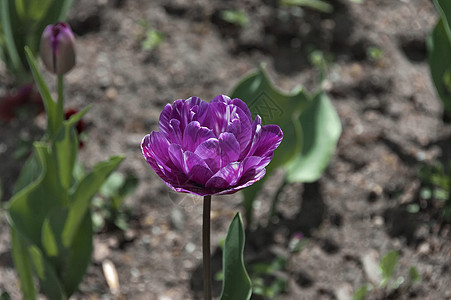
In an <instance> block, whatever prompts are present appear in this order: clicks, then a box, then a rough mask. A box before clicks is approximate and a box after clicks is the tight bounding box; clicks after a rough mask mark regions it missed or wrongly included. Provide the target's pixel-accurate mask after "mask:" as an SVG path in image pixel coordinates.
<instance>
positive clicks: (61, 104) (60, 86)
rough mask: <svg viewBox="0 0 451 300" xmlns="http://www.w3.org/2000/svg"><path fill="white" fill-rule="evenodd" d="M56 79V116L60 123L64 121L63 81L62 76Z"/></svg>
mask: <svg viewBox="0 0 451 300" xmlns="http://www.w3.org/2000/svg"><path fill="white" fill-rule="evenodd" d="M57 77H58V116H59V118H61V123H62V122H63V120H64V80H63V75H57Z"/></svg>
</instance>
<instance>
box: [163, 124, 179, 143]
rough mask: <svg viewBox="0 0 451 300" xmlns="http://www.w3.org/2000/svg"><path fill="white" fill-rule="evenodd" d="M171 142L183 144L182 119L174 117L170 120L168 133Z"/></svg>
mask: <svg viewBox="0 0 451 300" xmlns="http://www.w3.org/2000/svg"><path fill="white" fill-rule="evenodd" d="M166 136H167V138H168V140H169V141H170V142H171V143H176V144H180V145H181V144H182V132H181V130H180V121H179V120H176V119H172V120H171V121H169V133H168V134H167V135H166Z"/></svg>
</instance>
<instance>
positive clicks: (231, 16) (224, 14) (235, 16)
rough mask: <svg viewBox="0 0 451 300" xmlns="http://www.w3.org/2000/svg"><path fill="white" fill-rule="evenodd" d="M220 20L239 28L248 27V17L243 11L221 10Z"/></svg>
mask: <svg viewBox="0 0 451 300" xmlns="http://www.w3.org/2000/svg"><path fill="white" fill-rule="evenodd" d="M221 19H223V20H224V21H226V22H228V23H230V24H234V25H237V26H239V27H246V26H247V25H249V16H248V15H247V13H246V12H245V11H243V10H229V9H227V10H223V11H221Z"/></svg>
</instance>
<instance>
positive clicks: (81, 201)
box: [63, 156, 124, 247]
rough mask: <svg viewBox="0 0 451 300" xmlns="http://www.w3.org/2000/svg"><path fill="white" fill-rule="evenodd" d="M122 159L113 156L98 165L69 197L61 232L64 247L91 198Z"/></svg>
mask: <svg viewBox="0 0 451 300" xmlns="http://www.w3.org/2000/svg"><path fill="white" fill-rule="evenodd" d="M123 159H124V158H123V157H122V156H114V157H111V158H110V159H109V160H108V161H104V162H101V163H98V164H97V165H96V166H94V169H93V170H92V171H91V172H90V173H88V174H87V175H85V177H84V178H83V179H82V180H81V182H80V183H79V185H78V186H77V187H76V189H75V191H74V192H73V194H72V195H71V199H70V204H69V205H70V210H69V217H68V219H67V222H66V225H65V226H64V231H63V244H64V245H65V246H66V247H69V246H70V245H72V242H73V240H74V238H75V234H76V233H77V232H78V228H79V226H80V223H81V221H82V220H83V218H84V217H85V214H86V212H87V211H88V208H89V204H90V200H91V198H92V197H93V196H94V194H95V193H96V192H97V191H98V190H99V188H100V186H101V185H102V184H103V182H104V181H105V180H106V178H107V177H108V175H110V174H111V172H113V171H114V169H116V168H117V166H118V165H119V164H120V163H121V162H122V160H123Z"/></svg>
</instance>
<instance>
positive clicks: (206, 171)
mask: <svg viewBox="0 0 451 300" xmlns="http://www.w3.org/2000/svg"><path fill="white" fill-rule="evenodd" d="M184 156H185V161H186V167H187V169H188V172H187V173H186V175H187V176H188V178H189V179H190V180H192V181H194V182H196V183H198V184H201V185H204V184H205V183H206V182H207V181H208V180H209V179H210V178H211V176H212V175H213V172H212V171H211V170H210V168H209V167H208V165H207V164H206V163H205V161H203V160H202V159H201V158H200V157H199V156H198V155H197V154H195V153H193V152H190V151H186V152H185V155H184Z"/></svg>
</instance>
